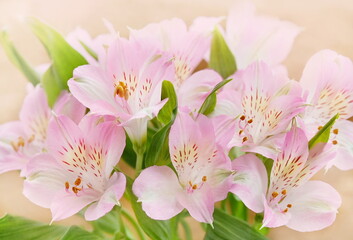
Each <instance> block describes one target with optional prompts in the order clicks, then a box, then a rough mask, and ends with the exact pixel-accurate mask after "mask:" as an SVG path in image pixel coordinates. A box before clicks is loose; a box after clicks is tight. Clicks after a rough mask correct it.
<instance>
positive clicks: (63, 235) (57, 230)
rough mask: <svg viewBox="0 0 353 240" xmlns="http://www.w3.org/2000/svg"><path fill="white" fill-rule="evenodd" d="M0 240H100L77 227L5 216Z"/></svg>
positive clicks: (1, 225)
mask: <svg viewBox="0 0 353 240" xmlns="http://www.w3.org/2000/svg"><path fill="white" fill-rule="evenodd" d="M0 239H6V240H11V239H13V240H18V239H21V240H48V239H60V240H84V239H88V240H102V238H100V237H98V236H96V235H95V234H93V233H90V232H88V231H86V230H84V229H82V228H79V227H77V226H71V227H65V226H58V225H48V224H43V223H39V222H36V221H32V220H28V219H25V218H22V217H14V216H10V215H6V216H4V217H3V218H1V219H0Z"/></svg>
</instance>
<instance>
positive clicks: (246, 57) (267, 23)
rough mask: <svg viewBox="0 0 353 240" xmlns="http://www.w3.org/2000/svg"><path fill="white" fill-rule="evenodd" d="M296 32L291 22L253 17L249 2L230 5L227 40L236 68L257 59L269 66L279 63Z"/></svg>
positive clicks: (253, 13)
mask: <svg viewBox="0 0 353 240" xmlns="http://www.w3.org/2000/svg"><path fill="white" fill-rule="evenodd" d="M299 32H300V28H299V27H297V26H296V25H294V24H293V23H291V22H287V21H281V20H278V19H276V18H271V17H267V16H257V15H255V5H254V4H253V3H251V2H249V1H240V2H238V4H236V5H234V7H233V8H232V9H231V11H230V13H229V16H228V18H227V38H228V42H229V46H230V48H231V49H232V51H233V53H234V55H235V58H236V59H237V66H238V69H242V68H245V67H246V66H248V65H249V64H250V63H252V62H254V61H255V60H259V59H261V60H263V61H265V62H266V63H268V64H270V65H277V64H279V63H281V62H282V61H283V60H284V59H285V58H286V57H287V55H288V54H289V51H290V50H291V48H292V45H293V42H294V39H295V37H296V36H297V35H298V33H299Z"/></svg>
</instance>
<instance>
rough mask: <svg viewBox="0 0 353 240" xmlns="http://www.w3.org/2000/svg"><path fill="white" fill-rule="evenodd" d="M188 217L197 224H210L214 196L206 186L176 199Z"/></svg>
mask: <svg viewBox="0 0 353 240" xmlns="http://www.w3.org/2000/svg"><path fill="white" fill-rule="evenodd" d="M178 200H179V202H180V204H181V205H182V206H183V207H185V208H186V209H187V210H188V211H189V213H190V215H191V216H192V217H193V218H195V219H196V220H197V221H199V222H205V223H212V222H213V216H212V215H213V211H214V203H215V200H214V195H213V193H212V190H211V188H210V187H209V186H208V184H205V185H203V186H202V187H201V188H200V189H197V190H195V191H193V192H192V193H188V192H184V193H183V194H181V195H180V196H179V198H178Z"/></svg>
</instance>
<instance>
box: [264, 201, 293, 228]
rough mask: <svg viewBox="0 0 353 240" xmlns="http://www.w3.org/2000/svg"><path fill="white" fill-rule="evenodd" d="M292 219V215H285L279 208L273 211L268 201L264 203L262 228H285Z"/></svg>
mask: <svg viewBox="0 0 353 240" xmlns="http://www.w3.org/2000/svg"><path fill="white" fill-rule="evenodd" d="M264 198H265V197H264ZM290 217H291V215H290V214H288V213H284V212H282V211H281V210H280V209H277V208H274V209H273V208H271V207H270V206H269V205H268V202H267V201H266V200H265V201H264V219H263V224H262V227H270V228H275V227H280V226H284V225H286V224H287V223H288V221H289V219H290Z"/></svg>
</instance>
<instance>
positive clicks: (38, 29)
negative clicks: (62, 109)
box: [29, 18, 87, 106]
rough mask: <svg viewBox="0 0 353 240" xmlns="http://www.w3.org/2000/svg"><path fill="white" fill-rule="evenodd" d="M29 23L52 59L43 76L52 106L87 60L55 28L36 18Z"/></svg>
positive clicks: (30, 19)
mask: <svg viewBox="0 0 353 240" xmlns="http://www.w3.org/2000/svg"><path fill="white" fill-rule="evenodd" d="M29 24H30V26H31V28H32V31H33V33H34V34H35V35H36V36H37V37H38V39H39V40H40V41H41V42H42V44H43V45H44V47H45V48H46V50H47V52H48V54H49V56H50V58H51V60H52V65H51V69H49V70H48V71H47V73H46V74H45V75H46V76H43V78H44V79H43V82H44V83H43V85H45V86H46V87H45V88H44V89H45V90H46V93H47V95H48V99H49V104H50V105H51V106H52V105H53V104H54V102H55V100H56V98H57V97H58V96H59V94H60V92H61V90H64V89H68V87H67V81H68V80H69V79H70V78H71V77H72V74H73V70H74V69H75V68H76V67H78V66H81V65H84V64H87V61H86V60H85V59H84V58H83V57H82V56H81V54H79V53H78V52H77V51H76V50H75V49H73V48H72V47H71V46H70V44H68V43H67V42H66V41H65V39H64V38H63V37H62V36H61V35H60V34H59V33H58V32H56V31H55V30H54V29H53V28H51V27H49V26H48V25H46V24H44V23H42V22H41V21H39V20H38V19H35V18H29ZM48 72H50V73H48ZM48 75H50V77H48ZM52 87H53V88H55V89H54V90H53V89H51V88H52Z"/></svg>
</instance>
